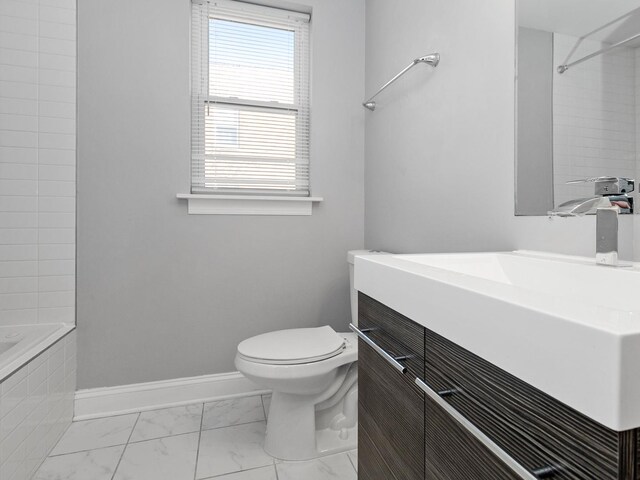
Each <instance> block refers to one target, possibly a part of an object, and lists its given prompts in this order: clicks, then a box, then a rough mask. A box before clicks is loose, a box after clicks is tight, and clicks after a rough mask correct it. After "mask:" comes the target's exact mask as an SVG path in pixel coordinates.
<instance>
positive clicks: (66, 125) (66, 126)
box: [0, 117, 76, 135]
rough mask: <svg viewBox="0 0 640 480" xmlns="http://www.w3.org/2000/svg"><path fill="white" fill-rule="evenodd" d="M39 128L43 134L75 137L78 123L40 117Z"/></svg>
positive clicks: (67, 119) (69, 119)
mask: <svg viewBox="0 0 640 480" xmlns="http://www.w3.org/2000/svg"><path fill="white" fill-rule="evenodd" d="M0 120H1V118H0ZM39 128H40V132H42V133H64V134H67V135H75V133H76V121H75V120H74V119H72V118H55V117H40V124H39Z"/></svg>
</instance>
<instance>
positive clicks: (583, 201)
mask: <svg viewBox="0 0 640 480" xmlns="http://www.w3.org/2000/svg"><path fill="white" fill-rule="evenodd" d="M567 183H568V184H582V183H593V184H594V186H595V191H594V196H593V197H590V198H578V199H575V200H570V201H568V202H565V203H563V204H561V205H560V206H558V208H556V209H554V210H552V211H550V212H549V215H550V216H559V217H577V216H583V215H594V214H595V215H596V263H597V264H598V265H607V266H618V265H619V264H618V215H619V214H630V213H633V197H632V196H631V195H630V193H631V192H633V190H634V188H635V180H631V179H630V178H620V177H597V178H588V179H584V180H573V181H571V182H567Z"/></svg>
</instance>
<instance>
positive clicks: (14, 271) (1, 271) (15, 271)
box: [0, 261, 68, 278]
mask: <svg viewBox="0 0 640 480" xmlns="http://www.w3.org/2000/svg"><path fill="white" fill-rule="evenodd" d="M65 273H66V272H65ZM65 273H62V274H58V275H64V274H65ZM66 274H67V275H68V273H66ZM52 275H56V273H53V274H52ZM36 276H38V262H35V261H24V262H23V261H11V262H3V261H0V278H4V277H36Z"/></svg>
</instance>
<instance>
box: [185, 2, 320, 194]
mask: <svg viewBox="0 0 640 480" xmlns="http://www.w3.org/2000/svg"><path fill="white" fill-rule="evenodd" d="M191 48H192V85H191V87H192V88H191V92H192V93H191V95H192V105H191V110H192V125H191V130H192V133H191V137H192V138H191V150H192V152H191V154H192V162H191V163H192V167H191V172H192V181H191V192H192V193H225V194H245V195H246V194H261V195H264V194H267V195H268V194H273V195H301V196H308V195H309V16H308V15H306V14H302V13H298V12H290V11H286V10H280V9H275V8H269V7H261V6H257V5H251V4H246V3H242V2H237V1H221V0H218V1H214V0H211V1H209V2H207V1H201V0H193V1H192V45H191Z"/></svg>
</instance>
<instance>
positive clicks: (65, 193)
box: [38, 180, 76, 228]
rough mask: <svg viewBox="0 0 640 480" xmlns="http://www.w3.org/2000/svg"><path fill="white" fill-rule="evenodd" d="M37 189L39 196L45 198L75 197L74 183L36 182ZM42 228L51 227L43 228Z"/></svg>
mask: <svg viewBox="0 0 640 480" xmlns="http://www.w3.org/2000/svg"><path fill="white" fill-rule="evenodd" d="M38 188H39V189H40V190H39V191H40V195H44V196H47V197H75V195H76V183H75V182H49V181H42V180H41V181H40V182H38ZM56 227H58V226H56ZM56 227H53V228H56ZM42 228H52V227H45V226H43V227H42Z"/></svg>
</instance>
